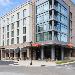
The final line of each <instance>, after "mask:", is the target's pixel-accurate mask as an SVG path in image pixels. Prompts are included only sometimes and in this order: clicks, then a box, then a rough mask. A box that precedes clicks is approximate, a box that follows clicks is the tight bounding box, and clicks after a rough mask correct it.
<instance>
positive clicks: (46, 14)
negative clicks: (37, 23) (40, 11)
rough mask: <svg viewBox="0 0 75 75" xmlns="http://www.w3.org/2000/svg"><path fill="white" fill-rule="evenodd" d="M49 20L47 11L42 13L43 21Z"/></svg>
mask: <svg viewBox="0 0 75 75" xmlns="http://www.w3.org/2000/svg"><path fill="white" fill-rule="evenodd" d="M47 20H49V12H45V13H44V22H45V21H47Z"/></svg>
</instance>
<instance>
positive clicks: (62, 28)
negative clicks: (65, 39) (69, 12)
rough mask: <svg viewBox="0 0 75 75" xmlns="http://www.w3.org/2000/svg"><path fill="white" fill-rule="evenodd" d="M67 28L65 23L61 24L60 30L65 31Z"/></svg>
mask: <svg viewBox="0 0 75 75" xmlns="http://www.w3.org/2000/svg"><path fill="white" fill-rule="evenodd" d="M67 31H68V29H67V27H66V26H65V25H63V24H61V32H63V33H67Z"/></svg>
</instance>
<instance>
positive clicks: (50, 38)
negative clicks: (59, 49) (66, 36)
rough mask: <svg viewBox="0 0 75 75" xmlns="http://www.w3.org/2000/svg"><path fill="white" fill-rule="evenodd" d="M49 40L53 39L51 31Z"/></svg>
mask: <svg viewBox="0 0 75 75" xmlns="http://www.w3.org/2000/svg"><path fill="white" fill-rule="evenodd" d="M49 40H52V32H49Z"/></svg>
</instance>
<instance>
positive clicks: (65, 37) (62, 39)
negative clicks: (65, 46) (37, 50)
mask: <svg viewBox="0 0 75 75" xmlns="http://www.w3.org/2000/svg"><path fill="white" fill-rule="evenodd" d="M61 41H63V42H67V35H65V34H61Z"/></svg>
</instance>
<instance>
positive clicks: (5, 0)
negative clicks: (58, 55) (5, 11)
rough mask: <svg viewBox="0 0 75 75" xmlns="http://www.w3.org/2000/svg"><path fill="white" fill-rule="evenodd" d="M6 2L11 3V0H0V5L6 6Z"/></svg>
mask: <svg viewBox="0 0 75 75" xmlns="http://www.w3.org/2000/svg"><path fill="white" fill-rule="evenodd" d="M8 4H11V0H0V5H1V6H6V5H8Z"/></svg>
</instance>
